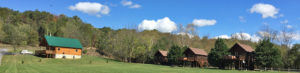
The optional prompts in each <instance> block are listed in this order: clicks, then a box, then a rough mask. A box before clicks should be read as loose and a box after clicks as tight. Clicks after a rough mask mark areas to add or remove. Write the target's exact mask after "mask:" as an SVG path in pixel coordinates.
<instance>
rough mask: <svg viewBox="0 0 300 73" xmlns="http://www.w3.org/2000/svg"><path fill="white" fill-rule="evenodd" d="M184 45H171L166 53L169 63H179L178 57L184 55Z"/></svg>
mask: <svg viewBox="0 0 300 73" xmlns="http://www.w3.org/2000/svg"><path fill="white" fill-rule="evenodd" d="M185 49H186V47H184V48H181V47H179V46H177V45H173V46H172V47H171V49H170V51H169V53H168V55H167V58H168V63H169V64H170V65H180V64H181V62H180V61H179V59H180V58H182V57H184V54H183V52H184V50H185Z"/></svg>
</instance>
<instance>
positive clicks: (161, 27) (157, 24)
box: [138, 17, 177, 33]
mask: <svg viewBox="0 0 300 73" xmlns="http://www.w3.org/2000/svg"><path fill="white" fill-rule="evenodd" d="M154 29H156V30H158V31H160V32H164V33H170V32H173V31H175V30H176V29H177V26H176V24H175V22H174V21H172V20H170V18H169V17H164V18H162V19H158V20H156V21H155V20H147V19H145V20H143V21H142V22H141V23H140V24H139V25H138V30H154Z"/></svg>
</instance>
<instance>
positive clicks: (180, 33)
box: [177, 32, 194, 38]
mask: <svg viewBox="0 0 300 73" xmlns="http://www.w3.org/2000/svg"><path fill="white" fill-rule="evenodd" d="M177 35H187V36H189V37H190V38H193V37H194V35H192V34H190V33H185V32H179V33H177Z"/></svg>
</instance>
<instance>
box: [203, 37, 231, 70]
mask: <svg viewBox="0 0 300 73" xmlns="http://www.w3.org/2000/svg"><path fill="white" fill-rule="evenodd" d="M229 54H230V53H229V52H228V47H227V45H226V44H225V43H224V40H223V39H220V38H218V39H217V40H216V43H215V48H212V49H211V51H210V52H209V54H208V62H209V64H210V65H212V66H217V67H219V68H221V69H223V68H225V66H226V64H225V62H224V61H223V57H224V56H226V55H229Z"/></svg>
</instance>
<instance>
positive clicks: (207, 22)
mask: <svg viewBox="0 0 300 73" xmlns="http://www.w3.org/2000/svg"><path fill="white" fill-rule="evenodd" d="M216 23H217V21H216V20H214V19H211V20H209V19H194V20H193V24H194V25H196V26H199V27H203V26H211V25H215V24H216Z"/></svg>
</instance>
